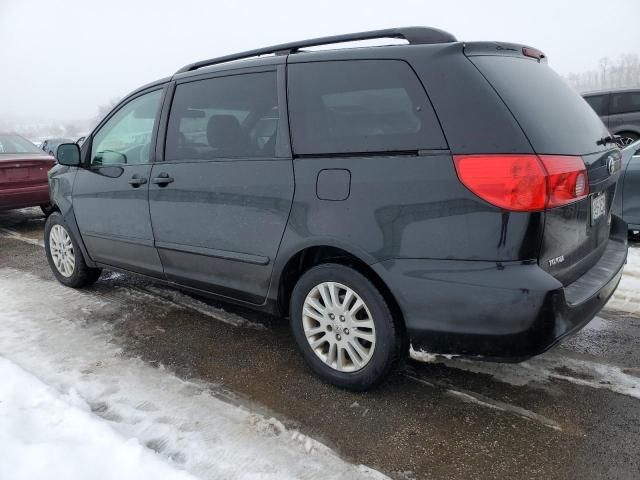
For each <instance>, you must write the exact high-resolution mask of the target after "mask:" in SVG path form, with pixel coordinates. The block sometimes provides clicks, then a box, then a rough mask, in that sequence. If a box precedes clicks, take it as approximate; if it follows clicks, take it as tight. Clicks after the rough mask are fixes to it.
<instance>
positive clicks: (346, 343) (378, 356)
mask: <svg viewBox="0 0 640 480" xmlns="http://www.w3.org/2000/svg"><path fill="white" fill-rule="evenodd" d="M290 315H291V328H292V330H293V334H294V337H295V339H296V342H297V343H298V346H299V348H300V350H301V351H302V355H303V356H304V358H305V360H306V362H307V364H308V365H309V366H310V367H311V369H312V370H313V371H314V372H315V373H316V374H318V375H319V376H320V377H321V378H323V379H324V380H326V381H328V382H329V383H332V384H333V385H336V386H339V387H342V388H347V389H350V390H359V391H360V390H367V389H370V388H372V387H374V386H376V385H378V384H379V383H380V382H382V381H383V380H384V379H385V378H386V377H387V376H388V375H389V374H390V373H391V372H392V371H393V370H394V369H395V368H396V367H397V365H398V364H399V363H400V361H401V360H402V359H404V358H405V357H406V353H407V352H406V351H405V350H406V349H405V348H404V347H405V346H406V342H405V341H404V336H403V333H402V329H401V328H399V325H398V324H397V323H396V319H394V318H393V315H392V314H391V311H390V309H389V306H388V305H387V302H386V301H385V299H384V297H383V296H382V295H381V293H380V292H379V291H378V289H377V288H376V287H375V286H374V285H373V284H372V283H371V282H370V281H369V280H368V279H367V278H366V277H365V276H364V275H362V274H360V273H359V272H357V271H355V270H353V269H351V268H349V267H345V266H343V265H337V264H323V265H318V266H316V267H313V268H312V269H310V270H309V271H307V272H306V273H305V274H304V275H302V277H300V279H299V280H298V283H297V284H296V286H295V288H294V290H293V294H292V296H291V308H290Z"/></svg>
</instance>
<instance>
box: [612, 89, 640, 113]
mask: <svg viewBox="0 0 640 480" xmlns="http://www.w3.org/2000/svg"><path fill="white" fill-rule="evenodd" d="M628 112H640V92H628V93H612V94H611V113H628Z"/></svg>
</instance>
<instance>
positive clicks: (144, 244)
mask: <svg viewBox="0 0 640 480" xmlns="http://www.w3.org/2000/svg"><path fill="white" fill-rule="evenodd" d="M162 95H163V90H162V87H156V88H155V89H154V90H152V91H146V92H143V93H141V94H139V95H137V96H135V97H134V98H132V99H131V100H129V101H128V102H127V103H125V104H124V105H123V106H121V107H120V108H119V109H118V110H117V111H116V112H114V113H113V114H112V116H111V117H110V118H109V119H108V120H107V121H106V122H105V123H104V124H103V125H102V126H101V127H100V128H99V129H98V130H97V131H96V133H95V134H94V135H93V136H92V138H91V145H90V155H89V158H88V163H87V164H86V165H85V168H79V169H78V173H77V175H76V178H75V182H74V186H73V209H74V212H75V216H76V220H77V222H78V228H79V229H80V232H81V234H82V238H83V240H84V242H85V244H86V246H87V249H88V251H89V254H90V255H91V257H92V258H93V259H94V260H95V261H97V262H100V263H104V264H107V265H112V266H115V267H120V268H125V269H127V270H132V271H135V272H139V273H143V274H146V275H151V276H159V277H162V275H163V273H162V264H161V262H160V258H159V257H158V254H157V252H156V249H155V247H154V245H153V232H152V230H151V220H150V216H149V203H148V201H149V178H150V174H151V165H152V161H153V149H152V148H151V146H152V145H154V143H153V142H154V136H155V131H156V126H157V123H158V116H159V111H160V105H161V101H162Z"/></svg>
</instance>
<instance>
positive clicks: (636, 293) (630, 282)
mask: <svg viewBox="0 0 640 480" xmlns="http://www.w3.org/2000/svg"><path fill="white" fill-rule="evenodd" d="M607 308H611V309H613V310H621V311H623V312H629V313H638V314H640V248H634V247H632V248H629V256H628V257H627V265H625V267H624V274H623V275H622V280H621V281H620V285H618V289H617V290H616V293H615V294H614V295H613V297H612V298H611V300H610V301H609V303H607Z"/></svg>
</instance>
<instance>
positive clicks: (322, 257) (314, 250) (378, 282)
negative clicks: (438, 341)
mask: <svg viewBox="0 0 640 480" xmlns="http://www.w3.org/2000/svg"><path fill="white" fill-rule="evenodd" d="M323 263H338V264H340V265H345V266H347V267H350V268H353V269H354V270H356V271H357V272H359V273H360V274H362V275H364V276H365V277H367V279H368V280H369V281H370V282H371V283H373V284H374V285H375V287H376V288H377V289H378V291H379V292H380V293H381V294H382V296H383V297H384V299H385V300H386V301H387V304H388V305H389V309H390V310H391V313H392V314H393V317H394V319H395V320H396V321H397V322H398V324H399V325H400V326H401V328H402V329H403V330H404V328H405V324H404V318H403V316H402V310H401V309H400V306H399V305H398V302H397V301H396V299H395V297H394V296H393V294H392V293H391V290H389V287H387V284H386V283H385V282H384V281H383V280H382V278H380V276H379V275H378V274H377V273H376V272H375V271H374V270H373V269H372V268H371V267H370V266H369V265H367V264H366V263H365V262H363V261H362V260H360V259H359V258H358V257H356V256H355V255H352V254H351V253H349V252H347V251H345V250H342V249H340V248H336V247H329V246H317V247H309V248H305V249H304V250H301V251H300V252H298V253H296V254H295V255H294V256H293V257H292V258H290V259H289V261H288V262H287V264H286V265H285V267H284V269H283V271H282V274H281V275H280V285H279V289H278V307H279V309H280V312H281V313H282V314H283V315H284V316H288V315H289V300H290V298H291V293H292V292H293V288H294V287H295V285H296V283H297V281H298V279H299V278H300V277H301V276H302V275H303V274H304V273H305V272H306V271H307V270H309V269H310V268H312V267H315V266H316V265H320V264H323Z"/></svg>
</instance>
